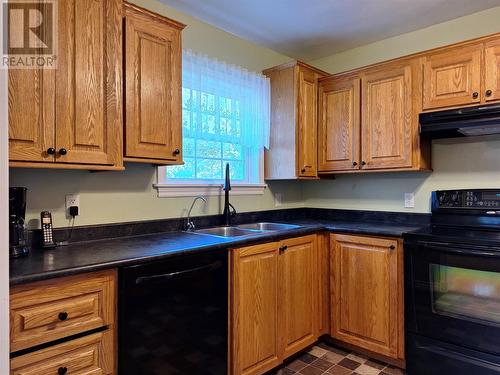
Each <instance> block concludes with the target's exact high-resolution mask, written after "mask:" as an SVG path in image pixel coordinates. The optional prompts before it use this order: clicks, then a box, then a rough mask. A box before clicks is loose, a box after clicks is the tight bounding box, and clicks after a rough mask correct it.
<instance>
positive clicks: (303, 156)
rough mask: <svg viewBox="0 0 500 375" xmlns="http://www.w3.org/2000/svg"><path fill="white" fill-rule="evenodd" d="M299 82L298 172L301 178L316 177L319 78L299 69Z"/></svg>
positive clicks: (308, 71) (310, 72)
mask: <svg viewBox="0 0 500 375" xmlns="http://www.w3.org/2000/svg"><path fill="white" fill-rule="evenodd" d="M298 80H299V83H298V87H299V92H298V96H297V101H298V103H297V112H298V119H297V127H298V129H297V170H298V175H299V176H300V177H316V176H317V175H318V159H317V146H316V143H317V137H318V134H317V123H316V117H317V114H316V112H317V108H318V106H317V96H318V77H317V75H316V73H315V72H314V71H311V70H309V69H307V68H304V67H299V68H298Z"/></svg>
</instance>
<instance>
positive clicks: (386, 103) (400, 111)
mask: <svg viewBox="0 0 500 375" xmlns="http://www.w3.org/2000/svg"><path fill="white" fill-rule="evenodd" d="M361 81H362V89H361V92H362V99H361V103H362V109H361V114H362V126H361V128H362V136H361V137H362V139H361V143H362V158H361V159H362V161H361V168H362V169H392V168H411V167H412V156H413V154H412V152H413V149H412V147H413V139H414V131H416V128H417V126H416V123H415V122H416V121H417V116H416V114H415V112H414V109H413V101H412V95H413V92H412V64H411V63H403V64H399V63H397V64H389V65H387V66H384V67H383V68H382V69H380V70H373V71H372V70H369V71H367V72H366V73H364V74H362V76H361Z"/></svg>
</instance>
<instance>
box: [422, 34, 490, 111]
mask: <svg viewBox="0 0 500 375" xmlns="http://www.w3.org/2000/svg"><path fill="white" fill-rule="evenodd" d="M482 53H483V46H482V44H478V45H476V46H467V47H459V48H455V49H452V50H449V51H447V52H441V53H436V54H433V55H430V56H428V57H427V58H426V59H425V62H424V86H423V87H424V103H423V108H424V109H433V108H441V107H453V106H460V105H466V104H474V103H479V102H480V101H481V93H480V90H481V58H482Z"/></svg>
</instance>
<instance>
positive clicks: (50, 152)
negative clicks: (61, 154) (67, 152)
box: [47, 147, 56, 155]
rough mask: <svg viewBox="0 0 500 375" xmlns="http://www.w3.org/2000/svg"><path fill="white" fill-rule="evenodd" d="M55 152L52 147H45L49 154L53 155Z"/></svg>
mask: <svg viewBox="0 0 500 375" xmlns="http://www.w3.org/2000/svg"><path fill="white" fill-rule="evenodd" d="M55 153H56V149H55V148H54V147H49V148H48V149H47V154H49V155H55Z"/></svg>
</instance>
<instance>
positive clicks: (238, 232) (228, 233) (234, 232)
mask: <svg viewBox="0 0 500 375" xmlns="http://www.w3.org/2000/svg"><path fill="white" fill-rule="evenodd" d="M192 233H201V234H210V235H212V236H220V237H240V236H248V235H249V234H255V231H252V230H245V229H241V228H237V227H216V228H208V229H199V230H196V231H194V232H192Z"/></svg>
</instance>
